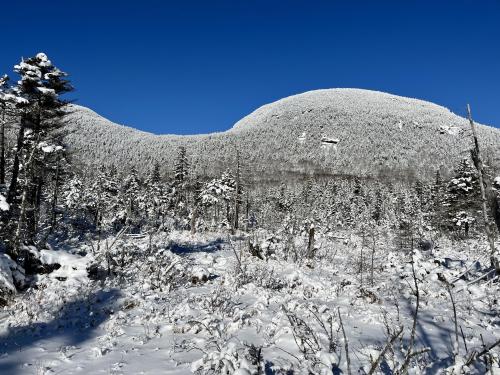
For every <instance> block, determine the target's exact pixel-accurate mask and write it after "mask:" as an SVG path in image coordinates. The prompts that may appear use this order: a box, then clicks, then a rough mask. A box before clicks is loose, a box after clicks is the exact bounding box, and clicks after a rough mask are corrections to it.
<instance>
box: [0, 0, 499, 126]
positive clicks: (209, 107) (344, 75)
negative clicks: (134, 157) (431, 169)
mask: <svg viewBox="0 0 500 375" xmlns="http://www.w3.org/2000/svg"><path fill="white" fill-rule="evenodd" d="M1 9H2V20H1V26H0V27H1V28H2V29H3V33H2V35H3V38H2V43H1V45H0V56H1V59H0V73H3V72H5V73H10V72H11V71H12V65H14V64H15V63H16V62H17V61H18V60H19V59H20V57H21V56H31V55H33V54H35V53H37V52H39V51H43V52H46V53H47V54H48V55H49V57H50V58H51V59H52V61H53V62H54V63H55V64H56V65H58V66H59V67H60V68H61V69H63V70H65V71H67V72H69V73H70V74H71V79H72V81H73V84H74V86H75V87H76V91H75V92H74V93H72V94H71V97H72V98H75V99H76V100H77V103H79V104H81V105H85V106H88V107H90V108H92V109H94V110H95V111H97V112H98V113H100V114H102V115H104V116H105V117H107V118H109V119H111V120H113V121H115V122H118V123H122V124H126V125H130V126H134V127H137V128H140V129H143V130H146V131H151V132H154V133H177V134H196V133H205V132H211V131H220V130H225V129H228V128H230V127H231V126H232V125H233V124H234V122H236V121H237V120H238V119H240V118H241V117H243V116H244V115H246V114H248V113H250V112H251V111H252V110H254V109H256V108H257V107H259V106H261V105H263V104H266V103H268V102H271V101H274V100H277V99H279V98H282V97H285V96H289V95H292V94H296V93H300V92H303V91H307V90H313V89H320V88H332V87H357V88H366V89H374V90H380V91H386V92H390V93H394V94H398V95H404V96H409V97H416V98H420V99H425V100H429V101H433V102H435V103H438V104H441V105H444V106H446V107H448V108H450V109H451V110H452V111H453V112H456V113H458V114H461V115H463V114H464V112H465V105H466V103H468V102H470V103H471V105H472V110H473V114H474V117H475V118H476V119H477V121H479V122H482V123H486V124H490V125H494V126H497V127H498V126H500V93H499V89H500V22H499V20H500V1H495V0H491V1H488V0H485V1H473V0H470V1H462V0H455V1H425V0H423V1H416V0H406V1H356V0H353V1H343V2H341V1H314V0H309V1H295V0H286V1H285V0H282V1H274V0H267V1H264V0H262V1H261V0H252V1H250V0H249V1H236V0H232V1H190V0H186V1H180V0H179V1H177V2H173V1H160V0H158V1H152V0H141V1H127V0H122V1H114V0H107V1H104V0H100V1H96V0H86V1H80V0H72V1H62V0H52V1H46V2H40V1H32V0H23V1H13V0H11V1H5V2H3V3H2V8H1Z"/></svg>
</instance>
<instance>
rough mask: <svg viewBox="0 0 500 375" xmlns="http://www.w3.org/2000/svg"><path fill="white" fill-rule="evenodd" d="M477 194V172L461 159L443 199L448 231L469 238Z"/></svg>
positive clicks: (466, 160)
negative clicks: (447, 218) (450, 230)
mask: <svg viewBox="0 0 500 375" xmlns="http://www.w3.org/2000/svg"><path fill="white" fill-rule="evenodd" d="M479 194H480V191H479V185H478V176H477V171H476V169H475V168H474V166H473V165H472V164H471V163H470V161H469V160H468V159H463V160H462V161H461V162H460V163H459V165H458V167H457V168H456V170H455V175H454V177H453V178H452V179H451V180H450V181H449V182H448V184H447V194H446V199H445V205H446V207H447V211H448V217H449V220H450V221H449V223H450V229H452V230H453V231H455V232H457V233H458V234H459V235H460V234H463V235H465V236H466V237H467V236H469V231H470V229H471V226H472V225H473V224H474V223H475V222H476V221H477V218H478V212H479V211H480V195H479Z"/></svg>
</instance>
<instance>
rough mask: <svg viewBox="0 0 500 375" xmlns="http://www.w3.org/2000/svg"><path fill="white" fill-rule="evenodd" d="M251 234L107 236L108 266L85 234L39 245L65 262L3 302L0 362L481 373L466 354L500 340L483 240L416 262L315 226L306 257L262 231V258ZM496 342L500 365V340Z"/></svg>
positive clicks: (67, 369)
mask: <svg viewBox="0 0 500 375" xmlns="http://www.w3.org/2000/svg"><path fill="white" fill-rule="evenodd" d="M304 240H305V239H304V238H299V237H297V238H295V239H294V241H295V244H296V246H298V247H300V246H301V244H303V241H304ZM248 241H249V238H246V237H243V236H241V237H238V236H229V235H224V236H220V235H218V234H210V235H209V234H200V235H191V234H189V232H172V233H170V234H168V235H167V234H162V235H155V236H153V237H152V238H150V237H149V236H145V237H140V236H137V237H126V236H124V237H122V238H120V239H118V240H117V241H116V243H114V244H113V246H111V245H110V244H111V243H112V242H113V239H110V240H109V242H108V246H107V247H106V249H108V253H109V254H111V255H112V256H113V257H112V259H113V261H112V262H111V264H110V271H111V273H112V275H111V277H105V276H106V275H107V272H108V271H107V267H108V260H109V259H111V256H110V257H109V258H106V257H104V258H103V257H102V256H97V255H96V256H94V255H92V252H93V250H92V246H90V244H88V245H83V246H82V245H79V246H78V247H77V246H76V245H75V247H74V248H67V249H59V250H42V251H41V254H40V255H41V258H42V259H43V261H44V262H45V263H46V264H51V263H59V264H60V265H61V267H60V268H59V269H57V270H55V271H53V272H51V273H49V274H45V275H38V276H37V277H38V279H37V282H36V287H35V288H30V289H28V290H27V291H26V292H25V293H24V294H20V295H19V296H18V297H17V298H16V300H15V302H14V303H13V304H11V305H9V306H7V307H4V308H3V309H2V310H0V374H82V373H86V374H192V373H197V374H240V375H242V374H264V373H265V374H292V373H293V374H332V373H333V374H346V373H349V369H348V368H350V370H351V373H353V374H357V373H369V372H370V368H371V367H372V365H374V364H375V362H377V363H376V365H375V366H374V367H375V369H374V373H383V374H393V373H398V371H404V366H406V368H407V370H408V373H410V374H436V373H445V372H447V373H450V374H451V373H456V374H459V373H477V374H481V373H483V372H484V371H485V370H484V361H483V358H480V359H477V360H473V361H472V363H470V364H469V365H468V366H467V367H463V366H462V365H463V364H464V363H465V362H467V361H468V359H469V357H470V354H471V353H473V352H474V351H476V352H480V351H481V350H483V349H484V346H483V343H484V345H486V346H487V345H489V344H492V343H494V342H495V341H497V340H498V339H500V316H499V313H500V308H499V304H498V297H499V295H500V292H499V285H498V283H492V282H491V281H489V279H488V275H487V276H486V277H483V278H482V279H480V280H478V278H479V277H481V276H484V275H485V272H484V269H485V268H486V267H487V266H488V258H487V257H485V256H481V254H487V250H486V249H485V248H482V247H480V246H479V245H478V242H472V241H471V242H461V243H460V245H457V244H450V243H445V244H441V246H439V247H437V248H435V249H433V250H429V251H415V252H414V254H413V261H414V267H413V268H412V262H411V259H412V256H411V254H403V253H401V252H398V253H396V252H392V251H386V250H384V245H383V243H379V244H377V245H378V248H379V249H380V250H378V251H377V252H375V253H374V254H372V252H371V250H370V249H368V248H363V247H361V246H360V241H359V238H356V237H354V236H350V235H349V234H348V233H346V234H345V236H338V237H336V238H334V237H326V236H319V237H318V243H319V244H320V245H319V250H318V253H317V256H316V259H315V260H314V262H312V261H309V263H308V262H307V261H304V262H302V263H300V264H298V263H296V262H293V261H292V260H285V259H284V257H283V256H282V246H283V243H282V242H280V241H279V239H276V238H274V239H272V238H270V236H269V235H268V234H267V233H265V232H259V233H254V234H253V235H252V237H251V241H253V242H254V243H259V244H260V245H261V248H262V249H264V251H263V253H262V255H263V256H262V257H263V258H264V259H260V258H258V257H255V256H252V255H250V253H249V252H248V251H247V250H246V249H247V246H248ZM95 246H96V244H95V243H94V244H93V247H94V250H95ZM101 246H104V245H103V244H101ZM103 253H106V252H103ZM478 254H479V255H478ZM372 255H373V257H372ZM90 265H93V266H92V267H89V266H90ZM88 269H91V272H90V273H89V272H88ZM372 271H373V273H372ZM413 271H414V272H415V276H416V277H415V278H413ZM415 282H416V284H415ZM447 285H448V286H447ZM416 286H417V287H418V296H419V311H418V315H417V319H416V321H415V331H414V332H415V334H414V340H415V343H414V345H413V347H411V340H412V327H413V322H414V314H415V310H416V306H417V304H416V294H417V293H416ZM450 297H453V300H454V302H455V307H456V321H455V318H454V309H453V304H452V300H451V298H450ZM339 314H340V315H339ZM455 323H456V325H455ZM342 326H343V328H344V329H343V330H342ZM456 328H457V329H456ZM344 333H345V337H344ZM346 339H347V344H348V345H347V347H348V351H349V362H350V364H348V363H347V358H348V356H347V355H346ZM408 348H410V351H411V354H412V356H411V358H409V360H408V363H407V364H405V358H406V357H407V353H408ZM382 351H384V353H383V355H381V356H380V357H379V354H381V352H382ZM489 353H490V354H491V356H490V357H489V358H490V360H493V361H496V364H497V365H496V367H495V368H494V369H493V370H492V371H493V373H494V374H499V373H500V369H499V368H498V360H499V347H498V346H497V347H495V348H493V349H491V350H490V351H489ZM399 373H402V372H399Z"/></svg>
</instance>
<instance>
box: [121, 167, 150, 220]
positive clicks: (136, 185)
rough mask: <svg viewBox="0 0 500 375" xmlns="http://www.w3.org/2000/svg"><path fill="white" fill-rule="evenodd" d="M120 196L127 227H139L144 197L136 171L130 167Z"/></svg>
mask: <svg viewBox="0 0 500 375" xmlns="http://www.w3.org/2000/svg"><path fill="white" fill-rule="evenodd" d="M122 194H123V197H124V203H125V205H126V212H127V219H126V223H127V224H128V225H134V226H136V225H140V224H141V223H140V221H141V216H142V215H141V212H142V213H145V212H144V208H145V205H144V196H143V194H142V182H141V180H140V179H139V176H138V173H137V169H136V168H135V167H132V168H131V170H130V172H129V173H128V175H127V177H126V178H125V179H124V180H123V186H122Z"/></svg>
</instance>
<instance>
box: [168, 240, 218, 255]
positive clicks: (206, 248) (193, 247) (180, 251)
mask: <svg viewBox="0 0 500 375" xmlns="http://www.w3.org/2000/svg"><path fill="white" fill-rule="evenodd" d="M223 243H224V240H223V239H222V238H218V239H216V240H214V241H210V242H208V243H204V244H182V243H172V244H170V246H169V250H170V251H172V252H173V253H174V254H177V255H187V254H191V253H199V252H200V253H213V252H216V251H218V250H220V249H221V248H222V244H223Z"/></svg>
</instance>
